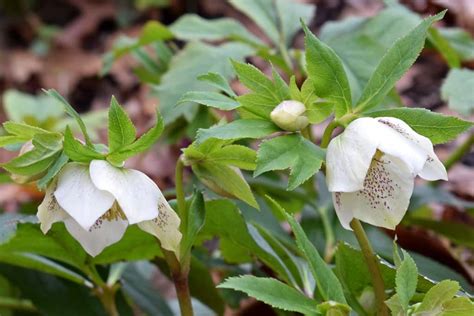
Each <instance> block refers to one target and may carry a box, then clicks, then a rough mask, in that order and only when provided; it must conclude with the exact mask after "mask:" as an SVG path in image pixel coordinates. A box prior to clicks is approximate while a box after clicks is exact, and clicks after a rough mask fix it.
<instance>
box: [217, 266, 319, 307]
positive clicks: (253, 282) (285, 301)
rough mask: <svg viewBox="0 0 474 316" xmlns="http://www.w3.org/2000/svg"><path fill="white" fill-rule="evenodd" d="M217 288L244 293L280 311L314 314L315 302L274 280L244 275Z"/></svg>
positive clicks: (230, 279) (231, 279)
mask: <svg viewBox="0 0 474 316" xmlns="http://www.w3.org/2000/svg"><path fill="white" fill-rule="evenodd" d="M218 287H219V288H224V289H233V290H236V291H242V292H245V293H247V294H248V295H249V296H252V297H254V298H256V299H257V300H259V301H262V302H264V303H266V304H268V305H271V306H273V307H276V308H279V309H282V310H286V311H292V312H299V313H302V314H305V315H315V314H316V302H315V301H313V300H312V299H310V298H308V297H306V296H304V295H303V294H302V293H300V292H298V291H297V290H295V289H293V288H292V287H289V286H288V285H286V284H284V283H282V282H280V281H278V280H275V279H271V278H258V277H254V276H251V275H245V276H241V277H235V278H228V279H227V280H225V281H224V283H221V284H220V285H218Z"/></svg>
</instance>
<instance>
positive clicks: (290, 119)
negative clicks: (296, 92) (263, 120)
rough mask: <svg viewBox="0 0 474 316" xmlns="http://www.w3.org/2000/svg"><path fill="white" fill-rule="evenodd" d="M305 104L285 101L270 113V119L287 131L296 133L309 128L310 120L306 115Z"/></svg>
mask: <svg viewBox="0 0 474 316" xmlns="http://www.w3.org/2000/svg"><path fill="white" fill-rule="evenodd" d="M305 112H306V107H305V106H304V104H303V103H301V102H299V101H294V100H289V101H288V100H287V101H283V102H281V103H280V104H278V106H277V107H275V108H274V109H273V111H272V112H271V113H270V117H271V119H272V121H273V123H275V124H276V125H278V127H280V128H281V129H284V130H285V131H290V132H295V131H299V130H301V129H303V128H305V127H306V126H308V123H309V122H308V118H307V117H306V115H304V113H305Z"/></svg>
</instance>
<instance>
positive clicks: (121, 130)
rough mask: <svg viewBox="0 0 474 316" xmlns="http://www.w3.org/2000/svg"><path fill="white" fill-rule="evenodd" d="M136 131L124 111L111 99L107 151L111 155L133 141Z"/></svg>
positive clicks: (113, 98)
mask: <svg viewBox="0 0 474 316" xmlns="http://www.w3.org/2000/svg"><path fill="white" fill-rule="evenodd" d="M136 133H137V131H136V129H135V126H134V125H133V123H132V121H131V120H130V118H129V117H128V115H127V113H126V112H125V110H124V109H123V108H122V107H121V106H120V105H119V104H118V102H117V100H116V99H115V97H112V100H111V101H110V108H109V150H110V152H111V153H113V152H115V151H117V150H119V149H121V148H122V147H125V146H127V145H130V144H131V143H133V141H135V138H136Z"/></svg>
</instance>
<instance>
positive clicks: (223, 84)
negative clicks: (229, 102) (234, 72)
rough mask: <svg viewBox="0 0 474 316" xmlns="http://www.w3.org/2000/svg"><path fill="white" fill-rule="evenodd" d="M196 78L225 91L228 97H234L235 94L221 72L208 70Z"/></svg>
mask: <svg viewBox="0 0 474 316" xmlns="http://www.w3.org/2000/svg"><path fill="white" fill-rule="evenodd" d="M197 79H198V80H200V81H203V82H206V83H208V84H210V85H212V86H214V87H215V88H217V89H219V90H221V91H223V92H225V93H226V94H227V95H228V96H229V97H236V96H237V95H236V94H235V92H234V91H233V90H232V88H231V87H230V85H229V83H228V82H227V80H226V78H224V77H223V76H222V75H221V74H218V73H215V72H208V73H206V74H203V75H200V76H198V77H197Z"/></svg>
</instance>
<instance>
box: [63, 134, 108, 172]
mask: <svg viewBox="0 0 474 316" xmlns="http://www.w3.org/2000/svg"><path fill="white" fill-rule="evenodd" d="M64 153H65V154H66V155H67V156H68V157H69V158H70V159H71V160H72V161H77V162H85V163H87V162H90V161H92V160H95V159H98V160H102V159H104V158H105V155H104V154H101V153H99V152H97V151H95V150H94V149H92V148H90V147H87V146H85V145H83V144H82V143H81V142H80V141H78V140H77V139H75V138H74V135H73V134H72V132H71V129H70V128H69V127H68V128H66V132H65V133H64Z"/></svg>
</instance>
